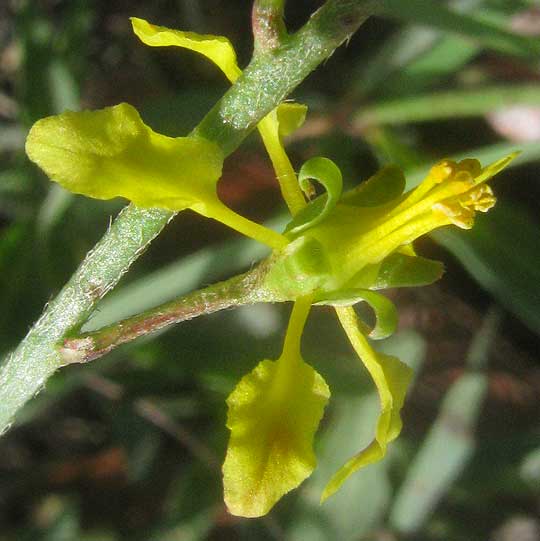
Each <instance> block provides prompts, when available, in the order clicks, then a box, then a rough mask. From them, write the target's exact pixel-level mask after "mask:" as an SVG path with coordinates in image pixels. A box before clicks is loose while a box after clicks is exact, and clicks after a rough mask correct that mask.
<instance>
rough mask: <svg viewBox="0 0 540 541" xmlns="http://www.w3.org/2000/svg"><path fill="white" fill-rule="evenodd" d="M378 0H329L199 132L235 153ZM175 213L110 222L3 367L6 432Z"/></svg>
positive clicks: (0, 419) (0, 395)
mask: <svg viewBox="0 0 540 541" xmlns="http://www.w3.org/2000/svg"><path fill="white" fill-rule="evenodd" d="M373 4H374V2H371V1H367V0H329V1H328V2H327V3H326V4H325V5H324V6H323V7H322V8H321V9H320V10H319V11H317V12H316V13H315V14H314V16H313V17H312V18H311V19H310V20H309V22H308V23H307V24H306V25H305V26H304V27H303V28H302V29H301V30H300V31H298V32H297V33H296V34H295V35H293V36H291V37H290V38H289V39H288V40H287V44H286V46H285V45H284V46H281V47H279V48H278V49H277V50H275V51H274V53H273V54H272V55H261V56H259V57H258V58H255V59H254V60H253V61H252V63H251V64H250V65H249V66H248V68H247V69H246V71H245V72H244V73H243V75H242V77H240V79H239V80H238V82H237V83H236V84H235V85H234V86H233V87H231V89H230V90H229V91H228V92H227V93H226V94H225V96H224V97H223V98H222V99H221V100H220V101H219V102H218V104H217V105H216V106H215V107H214V108H213V109H212V110H211V111H210V112H209V113H208V115H207V116H206V117H205V118H204V119H203V121H202V122H201V124H200V125H199V126H198V127H197V128H196V129H195V133H197V134H198V135H201V136H203V137H206V138H207V139H209V140H211V141H213V142H214V143H216V144H218V145H219V146H220V147H221V148H222V150H223V152H224V153H225V155H229V154H230V153H231V152H233V151H234V150H235V149H236V148H237V147H238V146H239V145H240V144H241V142H242V141H243V140H244V138H245V137H246V136H247V135H248V133H249V132H250V131H251V130H252V129H253V128H254V127H255V126H256V124H257V122H259V121H260V120H261V119H262V118H263V117H264V116H265V115H266V114H268V112H269V111H271V110H272V109H273V108H275V107H277V105H278V104H279V103H280V102H281V101H282V100H283V98H285V97H286V96H287V95H288V94H289V93H290V92H291V91H292V90H294V88H295V87H296V86H297V85H298V84H299V83H300V82H301V81H302V80H303V79H304V78H305V77H306V76H307V75H308V74H309V73H310V72H311V71H313V69H315V68H316V67H317V66H318V65H319V64H320V63H321V62H322V61H323V60H325V59H326V58H327V57H329V56H330V55H331V54H332V52H333V51H334V49H335V48H336V47H338V46H339V45H340V44H341V43H342V42H343V41H344V40H346V39H347V38H348V37H349V36H350V35H351V34H352V33H353V32H354V31H355V30H356V29H357V28H358V26H360V24H361V23H362V22H363V21H364V20H365V19H366V18H367V17H368V16H369V14H370V12H371V11H372V8H373ZM172 217H173V214H172V213H170V212H166V211H163V210H158V209H140V208H137V207H135V206H133V205H130V206H129V207H127V208H126V209H124V211H123V212H122V213H121V214H120V215H119V217H118V218H117V219H116V220H115V222H114V223H113V224H112V225H111V226H110V228H109V230H108V231H107V233H106V234H105V235H104V237H103V238H102V240H101V241H100V242H99V243H98V244H97V245H96V246H95V247H94V249H92V250H91V251H90V252H89V253H88V255H87V256H86V258H85V260H84V261H83V262H82V264H81V265H80V267H79V268H78V269H77V271H76V272H75V274H74V275H73V276H72V278H71V279H70V280H69V282H68V283H67V284H66V285H65V286H64V288H63V289H62V291H61V292H60V293H59V294H58V296H57V297H56V298H55V299H54V300H53V301H52V302H51V303H50V304H49V305H48V306H47V307H46V309H45V311H44V313H43V315H42V316H41V318H40V319H39V321H38V322H37V323H36V324H35V325H34V326H33V327H32V328H31V330H30V332H29V333H28V335H27V336H26V338H25V339H24V340H23V341H22V342H21V344H20V345H19V346H18V347H17V349H16V350H15V351H14V352H13V353H12V354H11V355H9V356H8V358H7V359H6V360H5V361H4V362H3V363H2V366H1V367H0V431H3V430H5V429H6V428H7V427H8V426H9V424H10V423H11V421H12V419H13V417H14V415H15V413H16V412H17V411H18V410H19V409H20V408H21V407H22V406H23V405H24V404H25V403H26V402H27V401H28V400H29V399H30V398H32V397H33V396H34V395H35V394H36V393H37V392H39V391H40V390H41V389H42V387H43V386H44V384H45V382H46V380H47V378H49V377H50V376H51V375H52V374H53V373H54V372H55V371H56V370H57V369H58V368H59V367H60V366H61V365H62V363H63V362H64V360H63V358H62V357H61V355H60V354H59V351H58V350H57V346H56V345H57V344H58V343H59V342H62V341H63V339H64V338H65V337H66V336H68V335H69V334H70V333H73V332H74V330H76V329H79V328H80V327H81V326H82V324H83V323H84V322H85V320H86V319H87V318H88V316H89V315H90V314H91V312H92V311H93V310H94V308H95V307H96V305H97V303H98V302H99V300H100V299H101V298H102V297H103V296H104V295H105V294H106V293H107V292H108V291H109V290H110V289H112V288H113V287H114V286H115V285H116V283H117V282H118V280H120V278H121V277H122V275H123V274H124V273H125V272H126V271H127V270H128V269H129V267H130V265H131V264H132V263H133V262H134V261H135V260H136V259H137V257H138V256H139V255H140V254H141V253H142V252H144V250H145V249H146V247H147V246H148V244H149V243H150V242H151V241H152V240H153V239H154V237H156V236H157V235H158V234H159V232H160V231H161V230H162V228H163V227H164V226H165V225H166V223H167V222H168V221H169V220H170V219H171V218H172Z"/></svg>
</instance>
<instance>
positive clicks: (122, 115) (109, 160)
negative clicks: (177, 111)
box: [26, 103, 223, 214]
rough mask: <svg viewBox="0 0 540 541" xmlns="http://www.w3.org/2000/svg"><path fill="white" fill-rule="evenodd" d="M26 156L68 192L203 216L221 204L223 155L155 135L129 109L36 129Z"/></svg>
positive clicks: (66, 116)
mask: <svg viewBox="0 0 540 541" xmlns="http://www.w3.org/2000/svg"><path fill="white" fill-rule="evenodd" d="M26 152H27V154H28V156H29V158H30V159H31V160H32V161H34V162H35V163H36V164H37V165H39V166H40V167H41V168H42V169H43V170H44V171H45V173H47V175H48V176H49V177H50V178H51V179H52V180H54V181H55V182H58V183H59V184H60V185H62V186H63V187H64V188H66V189H68V190H70V191H72V192H74V193H79V194H83V195H87V196H89V197H94V198H96V199H111V198H113V197H118V196H120V197H126V198H127V199H130V200H131V201H132V202H133V203H134V204H135V205H139V206H142V207H161V208H166V209H169V210H172V211H178V210H182V209H184V208H187V207H191V208H193V209H194V210H197V211H199V212H201V213H203V214H205V213H206V209H207V206H215V205H216V204H217V203H219V201H218V199H217V194H216V183H217V181H218V179H219V177H220V176H221V167H222V163H223V156H222V153H221V151H220V149H219V148H218V147H217V146H216V145H214V144H213V143H211V142H209V141H207V140H205V139H203V138H195V137H179V138H172V137H166V136H164V135H160V134H158V133H155V132H154V131H152V130H151V129H150V128H149V127H148V126H146V125H145V124H144V123H143V121H142V120H141V118H140V116H139V114H138V112H137V111H136V109H134V108H133V107H132V106H131V105H128V104H127V103H122V104H120V105H116V106H114V107H107V108H105V109H101V110H99V111H83V112H80V113H74V112H70V111H68V112H66V113H63V114H61V115H57V116H52V117H47V118H43V119H41V120H39V121H38V122H36V123H35V124H34V126H33V127H32V129H31V130H30V133H29V134H28V138H27V140H26Z"/></svg>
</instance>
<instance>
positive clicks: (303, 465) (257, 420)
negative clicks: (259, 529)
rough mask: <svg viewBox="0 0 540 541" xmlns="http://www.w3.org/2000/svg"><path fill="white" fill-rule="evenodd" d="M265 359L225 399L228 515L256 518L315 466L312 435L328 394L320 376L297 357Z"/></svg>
mask: <svg viewBox="0 0 540 541" xmlns="http://www.w3.org/2000/svg"><path fill="white" fill-rule="evenodd" d="M286 362H287V360H285V361H284V360H283V359H280V360H278V361H276V362H273V361H269V360H265V361H262V362H261V363H259V365H258V366H257V367H256V368H255V370H253V372H251V373H250V374H248V375H247V376H244V378H242V380H241V381H240V383H239V384H238V386H237V387H236V389H235V390H234V391H233V392H232V394H231V395H230V396H229V398H228V399H227V405H228V406H229V413H228V420H227V427H228V428H229V429H230V430H231V437H230V441H229V447H228V450H227V457H226V459H225V463H224V465H223V474H224V481H223V482H224V486H225V503H226V504H227V507H228V509H229V511H230V512H231V513H232V514H233V515H239V516H244V517H259V516H262V515H265V514H266V513H268V511H269V510H270V509H271V508H272V506H273V505H274V504H275V503H276V502H277V501H278V500H279V499H280V498H281V497H282V496H283V495H284V494H286V493H287V492H289V491H290V490H292V489H294V488H296V487H297V486H298V485H299V484H300V483H301V482H302V481H303V480H304V479H306V478H307V477H308V476H309V475H310V474H311V472H312V471H313V469H314V468H315V464H316V460H315V455H314V453H313V449H312V445H313V436H314V434H315V431H316V430H317V427H318V425H319V421H320V420H321V418H322V416H323V411H324V407H325V406H326V403H327V402H328V399H329V397H330V391H329V389H328V386H327V385H326V383H325V382H324V380H323V378H322V377H321V376H320V375H319V374H318V373H317V372H316V371H315V370H314V369H313V368H311V367H310V366H309V365H308V364H306V363H305V362H304V361H302V360H301V359H298V360H294V361H293V362H294V368H293V370H290V371H289V373H288V374H287V375H286V376H283V371H284V370H283V365H284V363H286Z"/></svg>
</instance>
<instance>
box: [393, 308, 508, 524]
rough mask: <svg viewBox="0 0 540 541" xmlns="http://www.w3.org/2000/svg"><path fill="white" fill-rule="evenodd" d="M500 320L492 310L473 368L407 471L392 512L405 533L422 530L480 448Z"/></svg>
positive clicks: (473, 350) (451, 393) (449, 396)
mask: <svg viewBox="0 0 540 541" xmlns="http://www.w3.org/2000/svg"><path fill="white" fill-rule="evenodd" d="M499 323H500V313H498V312H496V311H491V312H488V316H487V317H486V319H485V321H484V324H483V326H482V327H481V329H480V330H479V331H478V332H477V334H476V336H475V338H474V340H473V342H472V344H471V347H470V349H469V352H468V359H467V361H468V365H469V369H470V370H469V371H468V372H467V373H465V374H464V375H463V376H462V377H460V378H459V379H458V380H457V381H456V382H455V383H454V384H453V385H452V387H451V388H450V389H449V390H448V392H447V393H446V396H445V398H444V402H443V404H442V406H441V409H440V412H439V415H438V417H437V419H436V420H435V422H434V424H433V425H432V427H431V429H430V431H429V433H428V434H427V437H426V438H425V439H424V441H423V444H422V446H421V448H420V450H419V452H418V454H417V455H416V457H415V459H414V462H413V463H412V464H411V466H410V467H409V469H408V471H407V476H406V478H405V481H404V482H403V484H402V486H401V487H400V489H399V492H398V494H397V496H396V499H395V502H394V505H393V508H392V510H391V513H390V519H389V520H390V524H391V525H392V526H393V527H394V528H396V529H398V530H399V531H400V532H403V533H407V534H412V533H413V532H415V531H418V530H419V529H420V528H421V527H422V525H424V524H425V521H426V520H427V519H428V518H429V516H430V515H431V513H432V512H433V510H434V508H435V506H436V505H437V504H438V502H439V501H440V499H441V497H443V496H444V494H446V493H447V492H448V490H450V488H451V487H452V485H453V484H454V482H455V481H456V479H457V477H458V476H459V474H460V473H461V472H462V471H463V469H464V468H465V466H466V464H467V462H468V461H469V459H470V457H471V455H472V453H473V451H474V448H475V441H474V437H473V431H474V428H475V425H476V423H477V420H478V416H479V414H480V410H481V407H482V404H483V401H484V397H485V394H486V391H487V385H488V381H487V377H486V375H485V374H484V373H483V372H481V371H480V368H482V367H483V366H485V364H486V361H487V358H488V353H489V350H490V346H491V345H492V344H493V339H494V337H495V335H496V332H497V329H498V326H499Z"/></svg>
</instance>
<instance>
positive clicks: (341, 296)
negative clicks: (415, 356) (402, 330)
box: [314, 289, 398, 340]
mask: <svg viewBox="0 0 540 541" xmlns="http://www.w3.org/2000/svg"><path fill="white" fill-rule="evenodd" d="M362 301H364V302H366V303H367V304H369V306H371V308H372V309H373V311H374V312H375V326H374V327H373V329H372V330H371V332H370V333H369V337H370V338H372V339H373V340H382V339H383V338H387V337H388V336H390V335H391V334H393V333H394V332H395V330H396V328H397V324H398V312H397V309H396V307H395V305H394V303H393V302H392V301H391V300H390V299H388V298H387V297H385V296H384V295H381V294H380V293H375V292H374V291H369V290H367V289H341V290H339V291H335V292H332V293H326V294H324V295H322V296H320V297H317V298H316V302H315V303H314V304H317V305H331V306H352V305H354V304H357V303H359V302H362Z"/></svg>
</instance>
